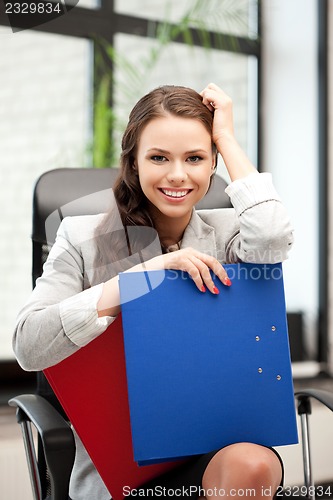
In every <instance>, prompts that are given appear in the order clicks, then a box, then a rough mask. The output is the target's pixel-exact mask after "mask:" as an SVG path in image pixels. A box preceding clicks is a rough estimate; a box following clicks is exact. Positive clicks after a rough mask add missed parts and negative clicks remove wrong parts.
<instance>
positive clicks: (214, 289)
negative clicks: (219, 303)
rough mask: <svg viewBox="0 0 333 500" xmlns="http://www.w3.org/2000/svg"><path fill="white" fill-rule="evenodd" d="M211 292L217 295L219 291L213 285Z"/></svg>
mask: <svg viewBox="0 0 333 500" xmlns="http://www.w3.org/2000/svg"><path fill="white" fill-rule="evenodd" d="M213 292H214V293H215V294H216V295H218V294H219V293H220V290H219V289H218V288H216V286H214V287H213Z"/></svg>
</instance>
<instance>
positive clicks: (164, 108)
mask: <svg viewBox="0 0 333 500" xmlns="http://www.w3.org/2000/svg"><path fill="white" fill-rule="evenodd" d="M168 114H171V115H176V116H181V117H184V118H192V119H196V120H199V121H200V122H201V123H202V124H203V125H204V127H205V128H206V129H207V131H208V132H209V134H211V133H212V125H213V114H212V113H211V112H210V111H209V110H208V108H207V107H206V106H205V105H204V104H203V103H202V97H201V96H200V94H198V93H197V92H196V91H195V90H192V89H190V88H187V87H180V86H171V85H167V86H162V87H158V88H157V89H155V90H152V91H151V92H149V93H148V94H146V95H145V96H143V97H142V98H141V99H140V100H139V101H138V102H137V104H136V105H135V106H134V108H133V109H132V111H131V113H130V115H129V120H128V124H127V127H126V130H125V132H124V135H123V139H122V153H121V157H120V173H119V176H118V179H117V180H116V182H115V185H114V187H113V191H114V196H115V201H116V203H117V207H118V211H119V214H120V217H121V221H122V224H123V227H124V229H123V230H122V231H116V233H117V236H116V235H115V230H114V229H115V217H114V216H115V214H114V211H115V209H116V207H113V208H112V209H111V210H110V211H109V212H108V213H107V214H106V215H105V217H104V218H103V219H102V221H101V223H100V224H99V226H98V227H97V229H96V233H95V236H96V238H97V239H96V242H97V255H96V259H95V263H94V270H95V277H94V282H95V283H96V282H99V281H104V280H105V279H108V278H109V277H110V276H107V275H104V276H99V275H101V272H99V271H98V270H99V269H100V271H102V268H103V269H104V271H105V269H106V268H105V265H109V264H110V263H111V262H117V261H119V260H120V259H121V257H120V254H122V255H123V256H125V253H126V251H124V249H125V248H126V247H127V255H132V254H134V253H135V252H140V250H142V249H143V248H145V246H147V244H148V245H149V243H151V238H153V233H152V231H148V232H147V231H146V232H145V231H141V232H140V238H131V241H129V237H128V232H127V227H128V226H144V227H150V228H154V221H153V219H152V218H151V216H150V213H149V209H148V203H147V199H146V197H145V195H144V193H143V191H142V189H141V185H140V182H139V177H138V175H137V172H136V170H135V168H134V162H135V157H136V151H137V146H138V143H139V140H140V136H141V133H142V131H143V129H144V127H145V126H146V125H147V124H148V123H149V122H150V121H151V120H153V119H155V118H159V117H162V116H166V115H168ZM212 150H213V154H215V155H216V154H217V153H216V148H215V145H214V144H213V142H212ZM112 234H113V236H112ZM143 234H145V237H143V238H142V235H143ZM148 234H149V235H150V236H148ZM147 238H148V241H147ZM111 240H113V241H111ZM143 240H144V241H143ZM119 252H120V253H119ZM127 267H129V266H128V265H127ZM104 271H103V272H104ZM117 271H118V272H119V270H117ZM106 274H108V273H106ZM112 274H114V271H113V272H112Z"/></svg>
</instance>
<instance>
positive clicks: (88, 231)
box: [58, 213, 105, 245]
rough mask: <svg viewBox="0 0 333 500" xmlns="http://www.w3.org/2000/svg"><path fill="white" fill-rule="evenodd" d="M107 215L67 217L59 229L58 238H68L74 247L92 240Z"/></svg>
mask: <svg viewBox="0 0 333 500" xmlns="http://www.w3.org/2000/svg"><path fill="white" fill-rule="evenodd" d="M104 216H105V214H103V213H100V214H94V215H74V216H68V217H65V218H64V219H63V220H62V222H61V224H60V226H59V229H58V236H62V237H64V238H66V239H67V240H68V241H70V242H71V243H72V245H77V244H80V243H82V242H84V241H87V240H91V239H92V238H94V236H95V230H96V228H97V227H98V225H99V224H100V223H101V221H102V219H103V218H104Z"/></svg>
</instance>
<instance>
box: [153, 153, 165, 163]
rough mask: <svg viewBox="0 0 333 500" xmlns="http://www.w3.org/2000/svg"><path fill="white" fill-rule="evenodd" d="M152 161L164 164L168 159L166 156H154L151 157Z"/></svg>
mask: <svg viewBox="0 0 333 500" xmlns="http://www.w3.org/2000/svg"><path fill="white" fill-rule="evenodd" d="M151 159H152V160H153V161H156V162H157V163H162V162H164V161H166V157H165V156H161V155H154V156H152V157H151Z"/></svg>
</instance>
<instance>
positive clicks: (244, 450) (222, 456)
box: [202, 443, 283, 500]
mask: <svg viewBox="0 0 333 500" xmlns="http://www.w3.org/2000/svg"><path fill="white" fill-rule="evenodd" d="M282 474H283V472H282V465H281V462H280V460H279V458H278V456H277V455H276V454H275V453H274V451H272V450H271V449H269V448H266V447H264V446H259V445H256V444H251V443H237V444H233V445H230V446H226V447H225V448H223V449H221V450H219V451H218V452H217V453H216V455H214V457H213V458H212V459H211V461H210V462H209V464H208V465H207V468H206V470H205V472H204V475H203V478H202V488H203V491H204V493H205V495H206V498H207V499H211V498H219V497H222V496H225V497H227V496H228V497H232V498H233V500H237V499H238V498H242V500H244V498H247V497H251V498H265V499H266V500H269V499H270V498H273V496H274V494H275V493H276V490H277V488H278V486H279V485H280V483H281V480H282Z"/></svg>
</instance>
